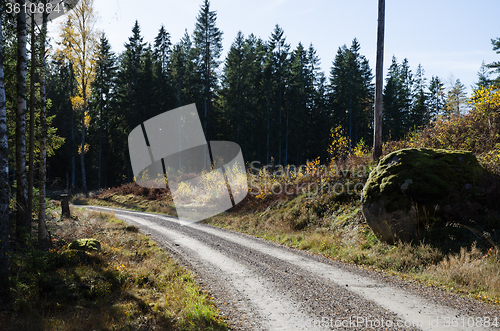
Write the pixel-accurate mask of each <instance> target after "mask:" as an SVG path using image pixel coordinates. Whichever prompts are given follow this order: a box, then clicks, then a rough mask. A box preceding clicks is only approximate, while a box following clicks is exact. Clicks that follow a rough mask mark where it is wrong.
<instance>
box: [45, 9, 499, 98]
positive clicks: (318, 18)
mask: <svg viewBox="0 0 500 331" xmlns="http://www.w3.org/2000/svg"><path fill="white" fill-rule="evenodd" d="M94 2H95V3H94V5H95V9H96V10H97V12H98V15H99V18H98V23H97V25H96V27H97V28H98V29H100V30H101V31H104V32H105V34H106V36H107V37H108V39H109V41H110V44H111V46H112V50H113V51H114V52H115V53H120V52H122V51H123V50H124V49H125V47H124V44H125V43H126V42H128V38H129V37H130V36H131V35H132V27H133V25H134V22H135V20H137V21H138V22H139V25H140V27H141V33H142V36H143V37H144V41H145V42H150V43H151V44H152V43H153V42H154V37H155V36H156V35H157V34H158V30H159V29H160V26H161V25H162V24H163V25H164V26H165V28H166V30H167V31H168V32H169V33H170V35H171V40H172V43H174V44H175V43H177V42H178V41H179V40H180V39H181V37H182V36H183V34H184V31H185V29H187V31H188V33H189V34H190V35H192V32H193V29H194V26H195V22H196V17H197V16H198V13H199V10H200V6H201V5H202V3H203V0H183V1H179V0H161V1H159V0H152V1H151V0H150V1H148V2H146V1H138V0H95V1H94ZM210 8H211V10H215V11H216V12H217V23H216V24H217V27H218V28H219V29H220V30H221V31H222V32H223V33H224V35H223V48H224V50H223V53H222V56H221V59H222V60H223V59H224V58H225V55H226V53H227V51H228V50H229V48H230V46H231V43H232V42H233V41H234V39H235V37H236V34H237V32H238V31H242V32H243V34H244V35H245V36H247V35H249V34H251V33H253V34H254V35H256V36H257V37H261V38H262V39H263V40H269V38H270V36H271V33H272V31H273V29H274V27H275V25H276V24H279V25H280V26H281V27H282V28H283V30H284V33H285V36H286V40H287V43H289V44H290V45H291V49H292V50H293V49H294V48H296V46H297V44H298V43H299V42H302V44H303V45H304V46H306V47H308V46H309V44H311V43H312V44H313V46H314V48H315V49H316V50H317V55H318V56H319V57H320V59H321V67H322V70H323V71H324V72H325V73H326V74H327V76H328V74H329V71H330V68H331V66H332V61H333V60H334V57H335V54H336V52H337V50H338V48H339V47H341V46H342V45H344V44H345V45H347V46H348V47H349V46H350V45H351V43H352V40H353V39H354V38H357V39H358V41H359V43H360V46H361V50H360V53H361V54H363V55H365V56H366V58H367V59H368V60H369V63H370V67H371V68H372V70H373V74H375V59H376V43H377V10H378V1H377V0H342V1H340V0H309V1H304V0H252V1H248V0H247V1H242V0H211V1H210ZM499 13H500V1H498V0H477V1H470V0H419V1H409V0H386V4H385V43H384V77H385V75H386V73H387V68H388V67H389V66H390V64H391V59H392V56H393V55H394V56H395V57H396V58H397V60H398V63H401V62H402V60H403V59H404V58H407V59H408V62H409V64H410V67H411V69H412V71H413V72H415V71H416V69H417V66H418V64H419V63H420V64H421V65H422V66H423V68H424V70H425V77H426V78H427V81H430V79H431V77H432V76H439V77H440V78H441V80H443V82H444V83H445V84H446V85H450V82H451V81H455V80H456V79H457V78H458V79H460V80H461V82H462V83H463V84H464V85H465V86H466V87H467V90H468V92H469V93H470V91H471V85H473V84H474V83H475V82H477V72H478V71H479V68H480V66H481V63H482V61H484V62H485V63H491V62H493V61H499V60H500V54H496V53H495V51H493V50H492V45H491V39H496V38H498V37H500V20H498V14H499ZM63 20H64V17H61V18H58V19H56V20H55V21H54V22H52V23H51V26H50V28H49V30H50V31H51V33H50V34H51V36H52V37H56V36H57V31H58V26H59V22H62V21H63Z"/></svg>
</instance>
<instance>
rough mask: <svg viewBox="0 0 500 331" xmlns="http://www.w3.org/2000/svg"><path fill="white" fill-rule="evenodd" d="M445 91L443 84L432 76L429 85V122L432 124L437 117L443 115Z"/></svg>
mask: <svg viewBox="0 0 500 331" xmlns="http://www.w3.org/2000/svg"><path fill="white" fill-rule="evenodd" d="M444 105H445V90H444V84H443V82H442V81H441V79H440V78H439V77H437V76H435V77H434V76H432V78H431V82H430V83H429V107H430V109H429V120H430V121H431V122H432V121H434V120H436V119H437V117H438V116H440V115H444Z"/></svg>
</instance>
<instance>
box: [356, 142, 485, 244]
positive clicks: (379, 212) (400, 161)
mask: <svg viewBox="0 0 500 331" xmlns="http://www.w3.org/2000/svg"><path fill="white" fill-rule="evenodd" d="M485 176H486V171H485V170H484V169H483V168H482V167H481V166H480V165H479V163H478V161H477V159H476V157H475V156H474V155H473V154H472V153H471V152H466V151H448V150H439V149H426V148H411V149H403V150H399V151H396V152H393V153H391V154H389V155H387V156H386V157H384V158H383V159H382V160H380V162H379V164H378V166H377V167H376V168H375V169H373V171H372V172H371V173H370V177H369V178H368V181H367V182H366V185H365V187H364V190H363V194H362V198H361V202H362V212H363V215H364V217H365V219H366V221H367V222H368V225H369V226H370V227H371V228H372V230H373V232H374V233H375V235H376V236H377V238H379V239H380V240H381V241H386V242H388V243H393V242H395V241H397V240H402V241H412V240H416V239H420V238H422V237H423V235H424V234H425V232H426V231H427V230H429V229H430V228H432V227H440V226H443V227H444V226H445V225H446V222H450V221H452V222H453V221H458V222H460V221H462V220H460V219H451V220H450V217H448V216H449V215H454V216H453V217H458V218H460V215H459V214H460V213H462V216H464V218H465V217H469V215H468V213H467V212H465V211H463V210H464V208H468V209H471V210H472V209H476V208H477V205H478V204H479V203H478V202H479V201H480V200H481V199H482V197H483V196H484V189H483V182H484V178H485ZM464 221H466V220H464Z"/></svg>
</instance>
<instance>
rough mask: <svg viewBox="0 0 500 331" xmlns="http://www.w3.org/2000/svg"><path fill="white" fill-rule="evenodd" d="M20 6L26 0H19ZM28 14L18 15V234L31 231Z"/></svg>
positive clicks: (22, 5)
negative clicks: (27, 164)
mask: <svg viewBox="0 0 500 331" xmlns="http://www.w3.org/2000/svg"><path fill="white" fill-rule="evenodd" d="M17 3H19V6H20V8H23V7H24V4H25V0H18V1H17ZM26 65H27V64H26V14H25V12H24V10H20V11H19V14H18V15H17V67H16V73H17V114H16V115H17V116H16V182H17V183H16V199H17V214H16V227H17V234H18V236H20V235H22V234H23V232H25V231H27V232H28V233H29V232H30V226H31V223H30V219H29V217H28V215H29V210H28V196H27V189H26Z"/></svg>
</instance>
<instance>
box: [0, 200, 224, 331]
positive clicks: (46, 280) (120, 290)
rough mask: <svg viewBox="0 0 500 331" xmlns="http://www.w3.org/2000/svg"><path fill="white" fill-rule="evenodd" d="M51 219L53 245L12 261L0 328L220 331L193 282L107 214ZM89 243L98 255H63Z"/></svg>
mask: <svg viewBox="0 0 500 331" xmlns="http://www.w3.org/2000/svg"><path fill="white" fill-rule="evenodd" d="M72 214H73V215H74V216H73V217H72V218H71V219H67V220H55V221H53V222H51V224H50V227H51V229H52V235H53V238H54V243H55V247H54V248H52V249H50V250H49V251H47V252H44V251H39V250H36V249H31V250H29V251H25V252H16V253H15V254H13V258H12V263H11V264H12V269H13V272H12V275H13V276H12V284H14V287H13V289H12V293H13V297H14V302H13V310H12V311H11V312H8V314H0V325H1V329H2V330H153V329H162V330H165V329H168V330H170V329H176V330H177V329H179V330H226V329H227V325H226V322H225V321H224V320H223V319H222V318H221V317H220V316H219V315H218V310H217V309H216V307H215V306H214V304H213V302H212V301H211V300H210V295H209V294H208V293H206V292H204V291H202V290H201V289H200V288H199V286H198V285H197V283H196V282H195V281H194V279H193V277H192V276H191V275H190V274H189V273H188V272H186V271H185V270H184V269H183V268H181V267H180V266H178V265H177V264H176V263H175V262H174V261H173V260H171V258H170V257H169V256H168V255H167V254H165V253H164V252H163V251H162V250H161V249H160V248H159V247H158V246H156V245H155V244H154V243H153V242H152V241H151V240H150V239H149V238H148V237H147V236H144V235H142V234H140V233H139V232H138V229H137V228H136V227H134V226H127V225H126V224H125V223H123V222H122V221H120V220H117V219H115V218H113V215H110V214H104V213H98V212H87V211H80V210H77V209H73V210H72ZM77 238H95V239H97V240H99V241H100V243H101V251H100V252H92V253H88V252H82V251H75V250H70V249H68V247H67V244H68V243H70V242H71V241H73V240H75V239H77Z"/></svg>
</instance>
